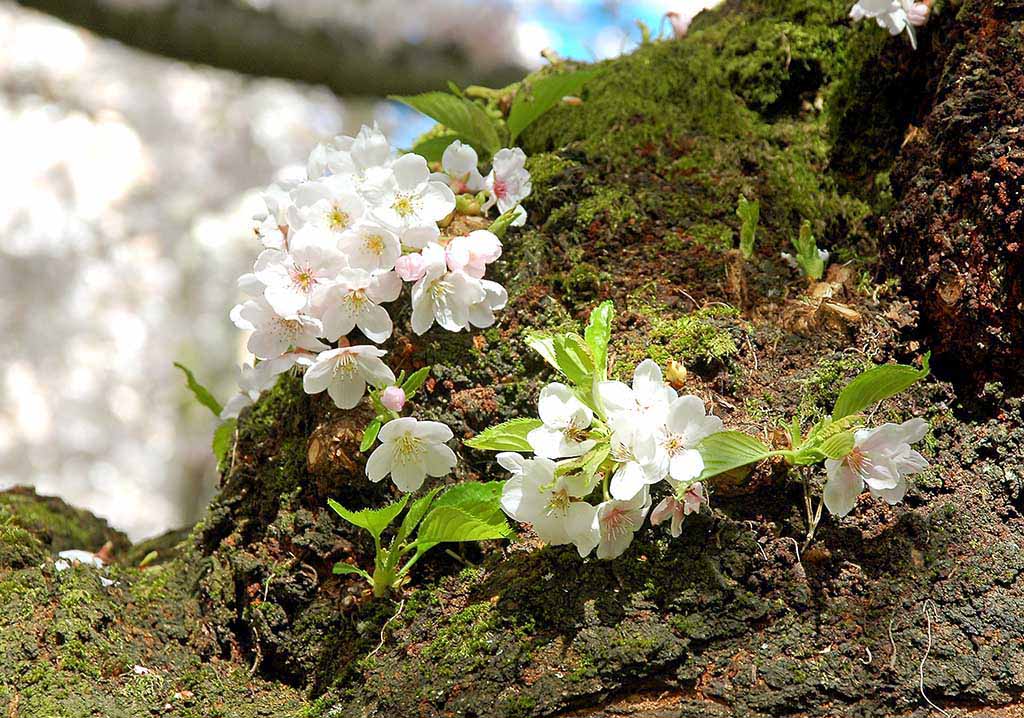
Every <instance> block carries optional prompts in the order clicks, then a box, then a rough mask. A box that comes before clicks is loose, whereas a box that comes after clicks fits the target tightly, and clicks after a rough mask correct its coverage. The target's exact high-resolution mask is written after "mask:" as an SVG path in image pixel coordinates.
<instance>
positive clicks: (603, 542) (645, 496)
mask: <svg viewBox="0 0 1024 718" xmlns="http://www.w3.org/2000/svg"><path fill="white" fill-rule="evenodd" d="M592 508H594V509H595V510H594V512H593V517H592V518H590V520H589V522H588V521H587V520H586V519H587V517H585V516H583V514H582V512H581V513H580V516H579V517H578V520H576V521H569V524H568V525H569V529H568V530H569V534H570V536H571V538H572V540H573V543H575V544H576V548H577V550H578V551H579V554H580V556H587V555H588V554H589V553H590V552H591V551H592V550H593V549H594V547H595V546H596V547H597V557H598V558H600V559H613V558H617V557H619V556H621V555H622V554H623V552H625V550H626V549H627V548H629V544H631V543H632V542H633V534H634V533H636V532H637V531H638V530H639V529H640V527H641V526H643V523H644V518H645V517H646V516H647V511H648V510H649V509H650V508H651V495H650V492H648V491H647V490H646V489H645V490H643V491H641V492H640V493H639V494H637V495H636V496H635V497H633V498H632V499H630V500H629V501H618V500H616V499H612V500H611V501H605V502H603V503H601V504H599V505H598V506H596V507H592Z"/></svg>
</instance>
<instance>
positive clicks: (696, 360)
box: [613, 292, 746, 379]
mask: <svg viewBox="0 0 1024 718" xmlns="http://www.w3.org/2000/svg"><path fill="white" fill-rule="evenodd" d="M642 294H643V292H641V295H642ZM629 306H630V309H631V311H634V312H636V313H637V314H638V315H639V316H640V317H641V318H642V319H643V321H644V324H643V325H642V327H641V331H642V333H643V341H635V340H634V339H633V338H632V337H625V338H624V339H625V341H624V342H622V343H620V342H617V341H615V339H613V348H614V349H615V355H616V363H615V367H614V368H613V373H614V374H615V375H616V376H618V377H619V378H622V379H628V377H629V376H631V375H632V372H633V368H634V367H635V366H636V365H637V364H638V363H639V362H640V361H642V360H643V359H646V358H650V359H653V360H654V361H655V362H656V363H657V364H658V365H659V366H661V367H665V366H667V365H668V363H669V361H672V360H675V361H678V362H682V363H683V364H684V365H685V366H687V367H691V368H697V369H705V368H711V367H716V366H718V367H720V366H727V365H729V364H730V363H731V360H732V359H733V358H734V357H735V356H736V355H737V354H738V352H739V345H738V343H737V342H738V340H739V338H740V337H741V336H742V335H743V333H745V332H746V329H745V327H744V324H743V322H742V320H741V319H740V318H739V312H738V311H737V310H735V309H733V308H732V307H724V306H717V305H716V306H710V307H704V308H703V309H698V310H697V311H694V312H691V313H689V314H683V315H681V316H675V317H673V316H671V315H670V313H669V312H668V311H667V309H666V308H665V307H664V306H663V305H661V304H660V303H658V302H657V301H653V302H652V301H650V300H642V299H640V298H639V297H638V296H636V295H635V296H634V298H633V300H632V301H631V302H630V305H629Z"/></svg>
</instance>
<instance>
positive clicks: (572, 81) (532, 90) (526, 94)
mask: <svg viewBox="0 0 1024 718" xmlns="http://www.w3.org/2000/svg"><path fill="white" fill-rule="evenodd" d="M593 75H594V72H593V71H592V70H577V71H576V72H564V73H562V74H559V75H548V76H547V77H542V78H541V79H539V80H536V81H534V82H531V83H530V84H529V85H526V86H522V87H520V88H519V90H518V91H517V92H516V96H515V98H514V99H513V100H512V108H511V109H510V110H509V113H508V131H509V145H510V146H511V145H512V144H514V143H515V141H516V138H517V137H518V136H519V134H520V133H521V132H522V131H523V130H525V129H526V128H527V127H529V126H530V125H531V124H533V123H534V122H535V121H536V120H537V119H538V118H539V117H541V116H542V115H543V114H544V113H545V112H547V111H548V110H550V109H551V108H552V107H554V106H555V105H557V104H558V103H559V102H561V101H562V98H563V97H565V96H566V95H575V94H577V93H578V92H579V91H580V88H581V87H583V83H585V82H586V81H587V80H589V79H590V78H591V77H592V76H593Z"/></svg>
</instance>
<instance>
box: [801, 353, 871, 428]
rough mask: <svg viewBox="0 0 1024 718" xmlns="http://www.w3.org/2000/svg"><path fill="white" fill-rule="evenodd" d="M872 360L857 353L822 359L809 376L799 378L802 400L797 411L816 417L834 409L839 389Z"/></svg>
mask: <svg viewBox="0 0 1024 718" xmlns="http://www.w3.org/2000/svg"><path fill="white" fill-rule="evenodd" d="M870 365H871V364H870V362H868V361H865V359H864V357H863V356H861V355H856V354H838V355H833V356H829V357H825V358H824V359H822V360H821V361H819V362H818V363H817V364H816V365H815V366H814V368H813V369H811V370H810V372H808V374H807V376H806V377H804V378H802V379H800V380H799V381H800V386H801V389H800V400H799V403H798V404H797V415H798V416H800V417H801V418H804V419H817V418H820V417H821V416H824V415H825V414H827V413H828V412H829V411H831V410H832V406H833V405H834V404H835V402H836V399H837V398H838V397H839V392H840V391H842V389H843V387H844V386H846V384H847V383H848V382H849V381H850V379H852V378H853V377H854V376H856V375H857V374H859V373H860V372H862V371H864V369H866V368H867V367H869V366H870Z"/></svg>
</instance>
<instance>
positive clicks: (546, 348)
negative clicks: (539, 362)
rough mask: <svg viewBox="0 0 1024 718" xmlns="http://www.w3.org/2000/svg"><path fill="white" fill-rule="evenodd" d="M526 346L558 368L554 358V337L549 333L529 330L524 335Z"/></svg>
mask: <svg viewBox="0 0 1024 718" xmlns="http://www.w3.org/2000/svg"><path fill="white" fill-rule="evenodd" d="M526 346H528V347H530V348H531V349H533V350H534V351H535V352H537V353H538V354H540V355H541V356H542V357H543V358H544V361H546V362H547V363H548V364H550V365H551V366H552V367H554V368H555V369H557V368H558V361H557V360H556V359H555V338H554V337H553V336H551V335H550V334H541V333H540V332H531V333H529V334H527V335H526Z"/></svg>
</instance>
